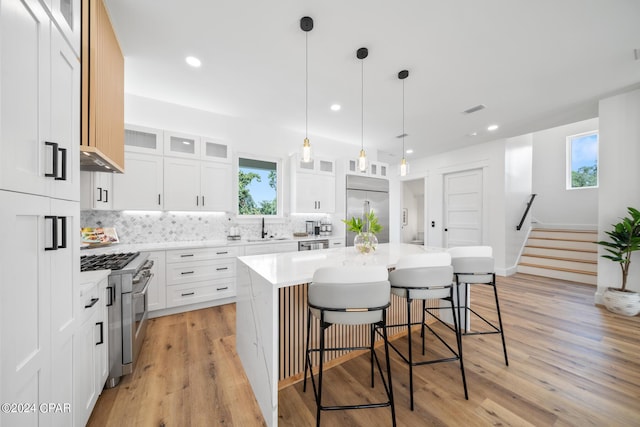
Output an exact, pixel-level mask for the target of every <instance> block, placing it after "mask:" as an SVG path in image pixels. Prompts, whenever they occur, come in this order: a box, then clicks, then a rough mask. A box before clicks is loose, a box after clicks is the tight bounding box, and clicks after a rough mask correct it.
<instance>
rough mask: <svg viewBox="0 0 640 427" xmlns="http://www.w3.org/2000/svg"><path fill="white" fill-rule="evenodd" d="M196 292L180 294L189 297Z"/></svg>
mask: <svg viewBox="0 0 640 427" xmlns="http://www.w3.org/2000/svg"><path fill="white" fill-rule="evenodd" d="M195 294H196V293H195V292H187V293H186V294H180V295H182V296H183V297H188V296H190V295H195Z"/></svg>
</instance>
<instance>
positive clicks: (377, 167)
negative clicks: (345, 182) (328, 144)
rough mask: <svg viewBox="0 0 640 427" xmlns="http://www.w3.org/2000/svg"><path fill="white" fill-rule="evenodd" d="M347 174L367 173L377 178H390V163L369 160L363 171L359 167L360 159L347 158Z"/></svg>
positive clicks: (366, 174)
mask: <svg viewBox="0 0 640 427" xmlns="http://www.w3.org/2000/svg"><path fill="white" fill-rule="evenodd" d="M347 174H349V175H365V176H375V177H377V178H385V179H388V178H389V165H388V164H387V163H383V162H369V164H367V168H366V169H365V170H364V171H361V170H360V169H359V168H358V161H357V160H356V159H350V160H347Z"/></svg>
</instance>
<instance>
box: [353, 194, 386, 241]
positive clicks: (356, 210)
mask: <svg viewBox="0 0 640 427" xmlns="http://www.w3.org/2000/svg"><path fill="white" fill-rule="evenodd" d="M371 210H373V212H374V213H375V214H376V216H377V217H378V222H379V223H380V225H381V226H382V231H381V232H379V233H376V237H377V238H378V243H389V194H388V193H383V192H377V191H364V190H347V217H346V219H351V218H353V217H356V218H362V220H363V221H364V220H365V219H364V214H365V213H369V211H371ZM355 236H356V234H355V233H354V232H352V231H348V230H347V246H353V239H354V238H355Z"/></svg>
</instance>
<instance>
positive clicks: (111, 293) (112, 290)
mask: <svg viewBox="0 0 640 427" xmlns="http://www.w3.org/2000/svg"><path fill="white" fill-rule="evenodd" d="M107 290H108V291H109V302H108V303H107V307H111V306H112V305H113V300H114V299H115V292H116V290H115V288H114V287H113V286H107Z"/></svg>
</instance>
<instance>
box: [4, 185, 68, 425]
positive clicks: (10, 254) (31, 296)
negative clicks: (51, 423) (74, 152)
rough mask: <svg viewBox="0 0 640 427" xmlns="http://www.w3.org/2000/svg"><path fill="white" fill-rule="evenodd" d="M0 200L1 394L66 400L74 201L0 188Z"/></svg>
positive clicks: (8, 421)
mask: <svg viewBox="0 0 640 427" xmlns="http://www.w3.org/2000/svg"><path fill="white" fill-rule="evenodd" d="M0 206H2V209H0V232H1V233H2V236H3V238H2V240H1V241H0V271H1V272H2V274H1V275H0V313H2V322H0V349H1V350H2V364H1V365H0V378H1V381H0V398H1V399H2V401H3V402H33V403H36V404H39V403H47V402H61V403H64V402H69V403H70V402H71V401H72V400H71V399H72V397H73V388H72V383H71V378H73V371H72V367H73V365H72V361H73V358H71V357H70V356H71V354H72V348H73V340H74V333H75V329H76V325H77V309H76V306H77V304H76V301H77V296H76V293H75V292H76V291H77V284H78V274H79V271H80V265H79V263H80V254H79V238H78V233H77V230H78V229H79V227H80V221H79V217H80V209H79V205H78V203H77V202H70V201H65V200H57V199H52V198H48V197H42V196H37V195H29V194H23V193H17V192H12V191H3V190H0ZM65 399H67V400H65ZM38 415H39V414H38V413H37V412H36V413H34V414H10V413H9V414H5V413H2V414H0V423H1V424H2V425H22V424H24V423H29V422H30V421H29V419H30V417H32V416H33V417H38ZM55 415H56V416H57V415H61V417H60V418H59V419H58V418H56V419H55V423H56V424H57V425H58V423H60V424H59V425H70V422H71V413H66V414H55ZM16 416H17V417H21V418H19V419H18V418H16ZM40 416H41V417H44V418H45V419H49V417H52V415H43V414H40ZM22 417H24V418H22ZM32 421H33V423H34V424H36V423H37V421H36V420H35V418H34V419H33V420H32Z"/></svg>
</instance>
